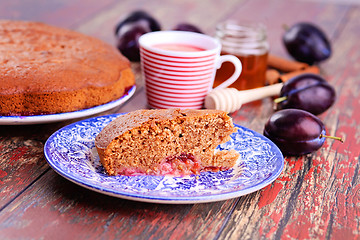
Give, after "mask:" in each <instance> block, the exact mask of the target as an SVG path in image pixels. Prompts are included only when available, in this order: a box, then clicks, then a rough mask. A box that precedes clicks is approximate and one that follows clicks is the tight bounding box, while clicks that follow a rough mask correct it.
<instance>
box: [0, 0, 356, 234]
mask: <svg viewBox="0 0 360 240" xmlns="http://www.w3.org/2000/svg"><path fill="white" fill-rule="evenodd" d="M87 4H88V5H87V7H85V5H84V1H83V0H76V1H42V0H36V1H32V2H31V3H30V2H28V1H1V6H2V7H1V8H0V16H1V17H2V18H10V19H23V20H37V21H44V22H47V23H50V24H54V25H57V26H62V27H68V28H72V29H75V30H77V31H80V32H83V33H86V34H88V35H92V36H95V37H98V38H100V39H102V40H104V41H106V42H108V43H110V44H114V40H115V39H114V34H113V28H114V26H115V24H116V23H117V21H118V20H119V18H120V17H121V16H124V15H126V14H128V13H129V12H131V11H133V10H136V9H144V10H146V11H149V12H151V14H152V15H153V16H154V17H156V18H157V19H159V20H160V21H161V23H162V25H163V28H164V29H170V28H171V27H173V26H174V25H175V24H176V23H179V22H182V21H186V22H191V23H194V24H196V25H198V26H199V27H201V28H202V29H203V30H204V31H205V32H206V33H208V34H210V35H213V33H214V30H215V25H216V24H217V23H218V22H219V21H223V20H226V19H237V20H244V19H245V20H253V21H262V22H265V24H266V25H267V27H268V30H269V31H268V32H269V34H268V35H269V41H270V44H271V51H272V53H275V54H277V55H281V56H283V57H288V58H290V57H289V56H288V55H287V53H286V52H285V49H284V48H283V46H282V43H281V35H282V33H283V30H282V25H283V24H284V23H286V24H289V25H291V24H292V23H295V22H298V21H310V22H314V23H316V24H318V25H319V26H320V27H322V28H323V29H324V30H325V32H326V33H327V34H328V36H329V37H330V39H331V42H332V44H333V55H332V57H331V59H330V60H328V61H326V62H324V63H322V64H321V65H320V68H321V73H322V74H323V76H324V77H325V78H326V79H327V80H328V81H329V82H330V83H331V84H332V85H333V86H334V87H335V89H336V92H337V95H338V98H337V101H336V103H335V105H334V106H333V107H332V108H330V109H329V110H328V111H327V112H325V113H324V114H322V115H320V116H319V117H320V119H321V120H322V121H323V122H324V124H325V126H326V129H327V132H328V133H329V134H330V135H337V136H341V137H343V138H344V139H345V143H343V144H342V143H340V142H336V141H333V140H327V141H326V142H325V144H324V146H323V147H322V148H321V149H320V150H318V151H316V152H314V153H312V154H308V155H305V156H301V157H286V158H285V168H284V171H283V173H282V174H281V175H280V177H279V178H278V179H277V180H276V181H274V182H273V183H272V184H271V185H269V186H267V187H265V188H264V189H262V190H259V191H257V192H254V193H252V194H249V195H246V196H243V197H240V198H236V199H230V200H227V201H221V202H215V203H207V204H189V205H166V204H149V203H140V202H133V201H127V200H122V199H117V198H113V197H109V196H105V195H102V194H99V193H96V192H92V191H90V190H87V189H84V188H82V187H79V186H77V185H75V184H73V183H72V182H70V181H68V180H66V179H64V178H62V177H61V176H59V175H58V174H56V173H55V172H54V171H53V170H51V169H50V168H49V166H48V165H47V163H46V161H45V158H44V156H43V149H42V148H43V145H44V143H45V141H46V139H47V138H48V137H49V136H50V135H51V134H52V133H53V132H54V131H56V130H57V129H58V128H60V127H62V126H65V125H67V124H69V123H71V122H72V121H67V122H62V123H55V124H44V125H34V126H0V238H1V239H3V238H4V239H360V227H359V226H360V222H359V221H360V220H359V216H360V204H359V203H360V201H359V200H360V199H359V198H360V185H359V182H360V177H359V169H360V161H359V156H360V148H359V143H360V127H359V126H360V122H359V121H360V113H359V110H358V109H359V107H360V100H359V99H360V98H359V92H360V89H359V88H360V84H359V73H360V64H359V62H360V45H359V44H358V41H359V38H360V25H359V24H358V19H359V18H360V7H359V5H356V4H352V3H351V2H347V3H346V4H344V3H339V2H336V1H330V2H325V1H300V0H293V1H288V0H273V1H266V0H251V1H250V0H239V1H237V0H231V1H217V0H206V1H190V0H184V1H178V0H170V1H161V0H151V1H145V0H136V1H131V0H124V1H114V0H105V1H101V2H99V1H87ZM299 13H301V14H299ZM132 67H133V70H134V72H135V74H136V80H137V85H138V90H137V92H136V94H135V96H134V97H133V98H132V100H131V101H129V102H128V103H126V104H125V105H124V106H123V107H121V108H119V109H116V111H118V112H127V111H131V110H135V109H139V108H146V107H147V104H146V98H145V93H144V88H143V84H144V83H143V80H142V77H141V74H140V66H139V64H137V63H133V64H132ZM272 106H273V103H272V99H270V98H269V99H264V100H262V101H256V102H253V103H250V104H246V105H244V106H242V108H241V110H239V111H237V112H235V113H233V114H231V116H232V117H233V120H234V122H235V123H237V124H240V125H243V126H245V127H248V128H250V129H253V130H255V131H257V132H259V133H262V131H263V127H264V124H265V122H266V121H267V119H268V118H269V117H270V115H271V114H272V113H273V109H272Z"/></svg>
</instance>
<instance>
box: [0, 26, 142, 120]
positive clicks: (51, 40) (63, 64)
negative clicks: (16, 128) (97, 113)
mask: <svg viewBox="0 0 360 240" xmlns="http://www.w3.org/2000/svg"><path fill="white" fill-rule="evenodd" d="M0 63H1V64H0V76H1V77H0V115H2V116H17V115H24V116H26V115H43V114H55V113H63V112H72V111H77V110H81V109H87V108H91V107H94V106H98V105H102V104H105V103H108V102H111V101H113V100H116V99H119V98H120V97H122V96H123V95H124V94H126V92H127V90H128V89H130V88H131V87H132V86H133V85H134V84H135V80H134V74H133V72H132V70H131V67H130V62H129V61H128V59H126V58H125V57H124V56H122V55H121V54H120V53H119V51H118V50H117V49H116V48H114V47H113V46H111V45H109V44H107V43H105V42H103V41H101V40H99V39H96V38H93V37H90V36H86V35H84V34H81V33H78V32H75V31H71V30H68V29H63V28H58V27H54V26H50V25H47V24H44V23H39V22H26V21H10V20H2V21H0Z"/></svg>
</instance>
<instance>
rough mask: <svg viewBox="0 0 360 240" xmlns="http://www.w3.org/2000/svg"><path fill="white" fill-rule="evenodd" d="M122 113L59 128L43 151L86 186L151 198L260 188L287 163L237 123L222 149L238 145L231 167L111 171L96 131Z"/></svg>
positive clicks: (171, 199)
mask: <svg viewBox="0 0 360 240" xmlns="http://www.w3.org/2000/svg"><path fill="white" fill-rule="evenodd" d="M117 116H118V114H113V115H107V116H100V117H95V118H90V119H86V120H83V121H79V122H76V123H73V124H71V125H68V126H66V127H64V128H62V129H60V130H58V131H57V132H55V133H54V134H53V135H52V136H50V138H49V139H48V140H47V142H46V144H45V147H44V153H45V157H46V159H47V161H48V163H49V164H50V166H51V167H52V168H53V169H54V170H55V171H56V172H57V173H59V174H60V175H61V176H63V177H65V178H67V179H68V180H70V181H72V182H74V183H76V184H79V185H80V186H83V187H86V188H88V189H91V190H94V191H97V192H100V193H103V194H107V195H110V196H114V197H119V198H124V199H130V200H136V201H143V202H153V203H174V204H175V203H176V204H187V203H202V202H213V201H221V200H226V199H230V198H235V197H239V196H242V195H245V194H249V193H251V192H254V191H257V190H259V189H261V188H263V187H265V186H267V185H268V184H270V183H272V182H273V181H274V180H275V179H276V178H277V177H278V176H279V175H280V173H281V171H282V169H283V167H284V158H283V156H282V154H281V152H280V150H279V149H278V148H277V147H276V146H275V145H274V144H273V143H272V142H271V141H270V140H268V139H267V138H265V137H264V136H262V135H261V134H258V133H256V132H254V131H252V130H250V129H247V128H244V127H242V126H237V127H238V131H237V132H236V133H233V134H232V135H231V140H230V141H228V142H227V143H225V144H222V145H219V146H218V148H219V149H235V150H236V151H237V152H239V154H240V157H239V159H238V161H237V164H236V166H235V167H234V168H232V169H230V170H228V171H219V172H215V173H214V172H203V173H201V174H200V175H197V176H196V175H192V176H187V177H172V176H108V175H106V173H105V172H104V169H103V167H102V166H101V164H100V163H99V156H98V154H97V151H96V148H95V145H94V140H95V136H96V135H97V134H98V133H99V132H100V131H101V130H102V129H103V127H104V126H105V125H107V124H108V123H109V122H110V121H112V120H113V119H115V118H116V117H117Z"/></svg>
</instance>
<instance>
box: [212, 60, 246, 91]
mask: <svg viewBox="0 0 360 240" xmlns="http://www.w3.org/2000/svg"><path fill="white" fill-rule="evenodd" d="M224 62H231V63H232V64H234V66H235V71H234V73H233V74H232V75H231V77H229V78H228V79H227V80H226V81H224V82H223V83H221V84H220V85H219V86H217V87H216V88H214V89H222V88H226V87H228V86H230V85H231V84H232V83H234V82H235V81H236V80H237V79H238V77H239V76H240V74H241V71H242V64H241V62H240V60H239V59H238V58H237V57H235V56H233V55H222V56H220V57H219V60H218V63H217V64H218V65H217V69H219V68H220V67H221V65H222V64H223V63H224Z"/></svg>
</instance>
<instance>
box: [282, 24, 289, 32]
mask: <svg viewBox="0 0 360 240" xmlns="http://www.w3.org/2000/svg"><path fill="white" fill-rule="evenodd" d="M282 27H283V29H284V30H285V31H287V30H289V29H290V27H289V25H287V24H285V23H284V24H283V25H282Z"/></svg>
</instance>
